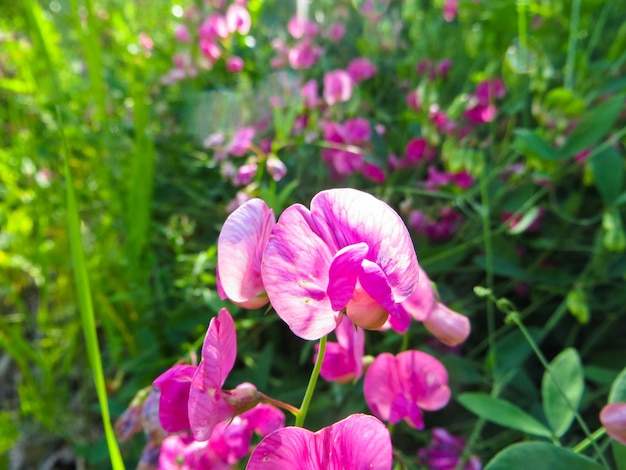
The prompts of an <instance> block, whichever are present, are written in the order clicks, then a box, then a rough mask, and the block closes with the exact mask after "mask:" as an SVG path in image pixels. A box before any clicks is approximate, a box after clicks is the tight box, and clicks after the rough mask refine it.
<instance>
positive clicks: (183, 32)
mask: <svg viewBox="0 0 626 470" xmlns="http://www.w3.org/2000/svg"><path fill="white" fill-rule="evenodd" d="M174 37H175V38H176V40H177V41H179V42H182V43H186V44H187V43H190V42H191V35H190V34H189V31H188V30H187V27H186V26H185V25H184V24H180V25H178V26H177V27H176V31H175V32H174Z"/></svg>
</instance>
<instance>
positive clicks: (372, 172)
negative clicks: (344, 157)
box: [362, 162, 387, 184]
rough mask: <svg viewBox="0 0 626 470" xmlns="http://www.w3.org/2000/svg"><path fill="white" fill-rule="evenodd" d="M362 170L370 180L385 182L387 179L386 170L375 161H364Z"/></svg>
mask: <svg viewBox="0 0 626 470" xmlns="http://www.w3.org/2000/svg"><path fill="white" fill-rule="evenodd" d="M362 172H363V176H365V177H366V178H367V179H368V180H372V181H373V182H374V183H378V184H383V183H384V182H385V180H386V179H387V175H385V171H384V170H383V169H382V168H381V167H379V166H378V165H375V164H374V163H367V162H366V163H364V164H363V169H362Z"/></svg>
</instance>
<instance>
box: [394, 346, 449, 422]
mask: <svg viewBox="0 0 626 470" xmlns="http://www.w3.org/2000/svg"><path fill="white" fill-rule="evenodd" d="M396 361H397V367H398V373H399V374H400V380H401V381H404V384H405V385H408V388H407V390H408V391H409V393H410V394H411V397H412V398H413V399H414V402H415V403H416V404H417V405H419V406H420V408H423V409H425V410H429V411H433V410H438V409H441V408H443V407H444V406H446V405H447V404H448V401H449V400H450V388H449V387H448V371H446V368H445V367H444V366H443V364H441V362H439V361H438V360H437V359H435V358H434V357H432V356H431V355H429V354H426V353H423V352H421V351H404V352H401V353H400V354H398V355H397V356H396Z"/></svg>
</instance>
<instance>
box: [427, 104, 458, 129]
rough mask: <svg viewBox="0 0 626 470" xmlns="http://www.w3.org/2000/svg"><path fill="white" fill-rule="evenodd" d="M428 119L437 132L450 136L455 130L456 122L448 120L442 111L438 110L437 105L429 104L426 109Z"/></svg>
mask: <svg viewBox="0 0 626 470" xmlns="http://www.w3.org/2000/svg"><path fill="white" fill-rule="evenodd" d="M428 119H430V122H432V123H433V124H434V125H435V127H436V128H437V130H438V131H439V132H442V133H444V134H451V133H452V132H454V131H455V130H456V122H454V121H452V120H450V119H449V118H448V116H447V114H446V112H445V111H444V110H442V109H441V108H439V105H438V104H436V103H435V104H431V105H430V107H429V108H428Z"/></svg>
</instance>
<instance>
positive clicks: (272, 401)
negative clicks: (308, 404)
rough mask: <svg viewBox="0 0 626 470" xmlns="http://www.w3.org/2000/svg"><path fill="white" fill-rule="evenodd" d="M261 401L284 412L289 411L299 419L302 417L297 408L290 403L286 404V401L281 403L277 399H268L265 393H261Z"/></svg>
mask: <svg viewBox="0 0 626 470" xmlns="http://www.w3.org/2000/svg"><path fill="white" fill-rule="evenodd" d="M261 400H262V401H263V403H268V404H270V405H274V406H276V407H278V408H282V409H283V410H287V411H289V412H290V413H291V414H293V415H294V416H295V417H296V418H297V417H298V415H300V410H299V409H298V408H296V407H295V406H293V405H290V404H289V403H285V402H284V401H280V400H276V399H275V398H272V397H268V396H267V395H265V394H264V393H261Z"/></svg>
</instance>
